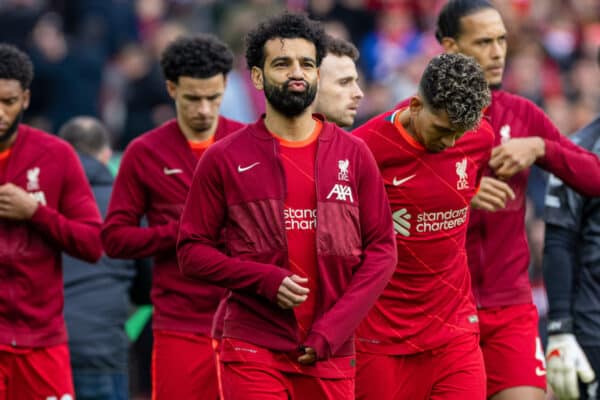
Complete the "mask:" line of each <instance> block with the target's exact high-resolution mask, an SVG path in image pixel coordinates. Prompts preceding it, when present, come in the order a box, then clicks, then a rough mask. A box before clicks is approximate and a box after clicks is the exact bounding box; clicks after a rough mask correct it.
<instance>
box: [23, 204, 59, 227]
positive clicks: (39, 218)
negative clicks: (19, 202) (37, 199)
mask: <svg viewBox="0 0 600 400" xmlns="http://www.w3.org/2000/svg"><path fill="white" fill-rule="evenodd" d="M54 213H56V211H55V210H53V209H51V208H50V207H48V206H45V205H43V204H38V207H37V209H36V210H35V212H34V213H33V215H32V216H31V219H30V220H29V221H31V223H33V224H35V225H38V226H48V223H49V221H50V220H51V219H52V215H53V214H54Z"/></svg>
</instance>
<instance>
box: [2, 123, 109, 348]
mask: <svg viewBox="0 0 600 400" xmlns="http://www.w3.org/2000/svg"><path fill="white" fill-rule="evenodd" d="M8 182H10V183H12V184H14V185H16V186H19V187H21V188H22V189H23V190H25V191H27V192H28V193H29V195H30V196H32V197H33V198H35V199H36V200H37V201H38V203H39V206H38V208H37V210H36V211H35V213H34V214H33V216H32V217H31V219H30V220H29V221H15V220H9V219H0V345H11V346H14V347H46V346H54V345H58V344H62V343H66V341H67V331H66V329H65V322H64V318H63V279H62V264H61V254H62V252H63V251H64V252H67V253H68V254H70V255H72V256H73V257H77V258H81V259H83V260H85V261H89V262H96V261H97V260H98V259H99V258H100V256H101V255H102V246H101V243H100V238H99V233H100V225H101V218H100V212H99V211H98V206H97V205H96V201H95V200H94V195H93V194H92V190H91V189H90V186H89V184H88V181H87V178H86V176H85V173H84V172H83V168H82V167H81V163H80V161H79V157H77V154H75V151H74V150H73V148H72V147H71V146H70V145H69V144H68V143H66V142H65V141H63V140H61V139H59V138H57V137H56V136H54V135H49V134H47V133H45V132H42V131H39V130H37V129H34V128H31V127H29V126H27V125H19V131H18V133H17V138H16V140H15V142H14V144H13V145H12V147H11V155H10V157H9V158H8V160H7V163H6V165H5V173H4V176H3V177H2V180H0V184H5V183H8Z"/></svg>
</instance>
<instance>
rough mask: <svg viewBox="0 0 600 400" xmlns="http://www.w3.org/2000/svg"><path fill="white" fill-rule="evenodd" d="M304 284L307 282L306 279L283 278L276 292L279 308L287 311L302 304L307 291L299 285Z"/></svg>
mask: <svg viewBox="0 0 600 400" xmlns="http://www.w3.org/2000/svg"><path fill="white" fill-rule="evenodd" d="M306 282H308V278H301V277H299V276H298V275H292V276H287V277H285V279H284V280H283V281H282V282H281V285H280V286H279V289H278V290H277V304H278V305H279V307H281V308H283V309H289V308H294V307H297V306H299V305H300V304H302V303H304V301H305V300H306V299H307V297H308V292H309V290H308V288H306V287H304V286H301V285H300V284H301V283H306Z"/></svg>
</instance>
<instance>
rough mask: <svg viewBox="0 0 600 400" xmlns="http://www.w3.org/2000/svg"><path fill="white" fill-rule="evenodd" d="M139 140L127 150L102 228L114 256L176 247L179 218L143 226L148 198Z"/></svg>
mask: <svg viewBox="0 0 600 400" xmlns="http://www.w3.org/2000/svg"><path fill="white" fill-rule="evenodd" d="M142 150H143V149H142V148H141V145H140V144H139V143H135V142H134V143H132V145H130V147H129V148H128V149H127V151H125V154H124V155H123V159H122V161H121V166H120V168H119V173H118V175H117V179H116V180H115V184H114V187H113V191H112V194H111V197H110V203H109V205H108V212H107V215H106V219H105V221H104V226H103V228H102V235H101V237H102V244H103V246H104V250H105V251H106V254H108V255H109V256H110V257H114V258H127V259H131V258H144V257H151V256H154V255H156V254H160V253H163V252H166V251H174V250H175V243H176V240H177V225H178V221H177V220H173V221H169V222H167V223H165V224H163V225H156V226H152V227H142V226H140V220H141V218H142V216H143V215H144V214H145V213H146V204H147V201H148V198H147V192H146V188H145V187H144V184H143V180H142V179H141V178H142V176H143V168H142V166H141V164H140V163H141V162H142V161H143V160H142V158H143V156H144V153H143V151H142Z"/></svg>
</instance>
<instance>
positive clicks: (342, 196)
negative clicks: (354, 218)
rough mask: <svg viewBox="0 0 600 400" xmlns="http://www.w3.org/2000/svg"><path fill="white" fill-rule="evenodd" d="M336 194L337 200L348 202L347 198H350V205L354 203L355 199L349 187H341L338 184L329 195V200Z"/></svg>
mask: <svg viewBox="0 0 600 400" xmlns="http://www.w3.org/2000/svg"><path fill="white" fill-rule="evenodd" d="M334 194H335V199H336V200H341V201H346V197H349V198H350V203H354V198H353V197H352V189H350V186H348V185H341V184H339V183H336V184H335V185H334V186H333V189H331V192H329V194H328V195H327V200H329V199H330V198H331V196H333V195H334Z"/></svg>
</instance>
